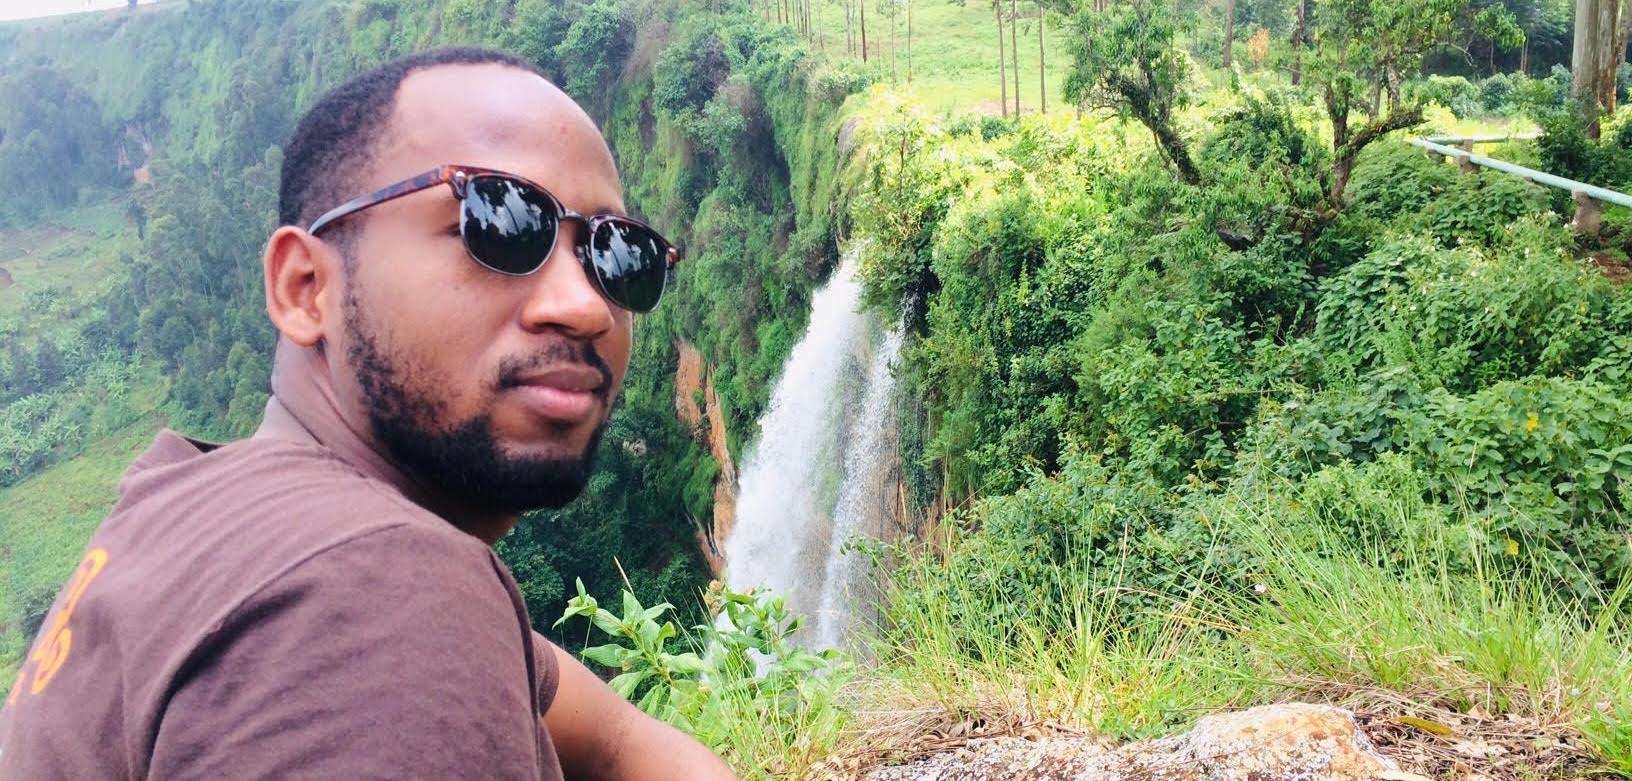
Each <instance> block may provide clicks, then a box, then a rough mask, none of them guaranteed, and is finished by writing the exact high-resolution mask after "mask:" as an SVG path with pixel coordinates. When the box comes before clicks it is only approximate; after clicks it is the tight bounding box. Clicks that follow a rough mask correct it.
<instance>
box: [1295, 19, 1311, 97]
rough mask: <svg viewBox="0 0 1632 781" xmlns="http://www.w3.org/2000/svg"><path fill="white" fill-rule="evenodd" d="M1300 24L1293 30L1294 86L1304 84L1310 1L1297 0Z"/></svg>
mask: <svg viewBox="0 0 1632 781" xmlns="http://www.w3.org/2000/svg"><path fill="white" fill-rule="evenodd" d="M1297 2H1298V24H1297V26H1296V27H1294V28H1292V86H1294V87H1296V86H1298V85H1299V84H1302V83H1303V48H1304V46H1305V45H1307V44H1308V42H1309V0H1297Z"/></svg>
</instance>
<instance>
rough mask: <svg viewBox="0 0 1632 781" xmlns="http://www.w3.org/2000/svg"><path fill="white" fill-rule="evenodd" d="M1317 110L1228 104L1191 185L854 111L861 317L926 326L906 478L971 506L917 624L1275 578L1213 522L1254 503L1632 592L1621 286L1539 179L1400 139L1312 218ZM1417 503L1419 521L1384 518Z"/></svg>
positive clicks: (1388, 548)
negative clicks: (884, 315)
mask: <svg viewBox="0 0 1632 781" xmlns="http://www.w3.org/2000/svg"><path fill="white" fill-rule="evenodd" d="M1307 115H1308V114H1307V112H1306V111H1304V110H1300V109H1298V108H1297V107H1296V105H1295V104H1291V103H1287V102H1284V101H1281V100H1279V99H1277V98H1274V97H1250V96H1249V97H1247V98H1246V99H1245V101H1244V102H1243V104H1242V105H1241V106H1240V107H1239V108H1236V109H1230V110H1227V111H1226V112H1224V113H1223V114H1222V115H1220V116H1218V117H1216V118H1215V121H1214V123H1213V125H1214V130H1213V132H1212V135H1210V136H1209V137H1208V138H1207V139H1206V140H1205V142H1204V143H1203V145H1202V147H1201V150H1200V152H1199V154H1198V155H1197V159H1198V161H1199V162H1200V164H1201V165H1202V166H1203V173H1204V181H1206V182H1207V184H1206V185H1204V186H1201V187H1194V186H1190V185H1186V184H1183V183H1182V182H1180V181H1178V180H1177V177H1176V176H1175V175H1173V174H1170V173H1167V172H1165V171H1164V168H1163V167H1162V166H1159V165H1158V166H1150V165H1144V164H1142V161H1140V160H1139V159H1137V158H1131V159H1130V158H1129V157H1128V156H1127V155H1125V154H1122V153H1121V152H1120V150H1119V148H1118V147H1119V139H1118V138H1117V137H1116V133H1115V132H1114V131H1112V130H1111V129H1110V128H1108V127H1107V126H1106V125H1105V124H1103V123H1098V122H1083V123H1080V124H1079V123H1071V122H1065V121H1063V120H1061V119H1059V118H1054V119H1051V120H1047V121H1045V120H1041V119H1038V120H1026V121H1024V122H1021V123H1020V124H1019V125H1018V126H1015V127H1013V128H1012V129H1010V130H1007V131H1006V132H1002V133H1000V134H998V135H996V136H993V137H987V136H986V135H985V134H983V133H981V132H979V131H978V130H977V129H975V128H973V127H970V126H967V125H959V124H956V123H954V124H953V125H942V124H941V123H939V122H937V121H935V120H933V119H931V118H928V117H924V116H921V115H919V114H916V113H914V112H912V111H911V110H909V109H905V108H903V109H900V110H894V111H892V110H882V111H879V112H878V113H877V114H875V115H873V116H871V117H869V118H868V122H867V124H866V126H865V131H864V132H865V133H866V136H867V138H868V139H869V140H870V145H869V146H868V149H869V150H870V152H869V155H868V157H867V158H866V159H865V160H863V161H862V162H861V163H860V165H862V166H863V169H864V171H863V174H862V179H863V181H864V182H865V186H864V187H863V189H862V191H861V192H860V193H858V196H857V200H856V205H857V206H856V212H855V220H856V226H857V233H858V235H860V236H861V237H863V238H864V240H866V241H869V242H870V252H869V261H870V262H869V263H868V264H867V265H866V267H865V269H864V273H865V275H866V278H867V281H868V284H869V285H870V288H871V293H872V298H873V300H875V301H878V302H882V303H884V304H886V305H889V306H894V305H895V304H896V303H897V302H906V304H905V306H906V312H907V315H908V316H909V317H911V316H912V315H913V314H914V313H915V312H920V311H921V312H922V313H923V314H922V317H921V318H920V319H918V320H916V321H909V322H912V324H913V325H914V326H915V330H916V339H915V340H914V342H913V344H912V346H911V347H910V349H909V350H908V352H907V357H906V361H905V366H904V368H903V371H904V374H905V375H906V378H907V381H908V383H909V385H910V387H909V388H908V389H907V390H905V391H904V393H906V394H909V395H913V396H921V397H922V398H923V399H924V400H925V407H924V418H923V420H922V421H920V422H918V423H915V424H911V425H909V426H908V427H909V429H912V428H915V427H916V428H917V429H921V430H922V431H923V432H924V434H923V436H922V438H921V439H920V440H919V442H918V443H917V446H918V447H919V448H921V451H920V452H921V453H922V464H923V466H924V467H925V468H924V470H923V472H922V473H921V476H920V477H921V479H923V480H926V481H928V482H930V483H933V482H934V481H935V480H937V479H940V480H942V481H943V482H942V483H941V484H940V485H939V487H938V490H939V491H940V492H941V493H942V502H941V503H942V504H943V505H953V506H955V505H960V504H964V503H965V499H966V497H967V498H978V500H977V501H976V502H975V504H974V506H973V509H972V511H970V512H968V513H964V514H960V515H959V516H957V517H958V518H959V519H960V520H961V528H962V529H963V536H962V537H961V538H960V540H961V541H960V542H958V543H957V544H954V545H953V546H952V548H951V550H950V552H949V553H947V554H946V555H947V556H948V558H946V559H945V560H940V559H935V560H934V561H932V562H931V561H926V562H925V563H924V566H925V567H927V568H928V569H925V570H923V571H921V572H918V573H917V574H916V575H914V576H911V577H912V579H911V581H910V582H911V583H912V584H913V586H914V588H913V589H906V590H904V591H903V592H902V593H903V594H905V595H907V596H906V597H904V598H905V599H907V600H908V603H907V604H906V605H905V606H898V607H899V609H900V610H902V611H903V612H905V613H909V614H910V613H911V612H912V611H913V610H916V609H921V608H922V607H923V605H922V604H919V603H917V602H915V601H914V600H917V599H919V598H923V599H933V598H934V597H931V596H926V595H928V594H932V593H934V592H935V591H936V590H937V589H940V588H944V587H956V588H960V589H967V590H968V591H967V592H965V593H961V594H958V595H952V596H951V602H952V604H953V605H955V606H959V609H967V610H969V611H971V614H972V615H982V616H987V617H988V618H986V619H982V623H984V624H988V625H989V624H994V623H995V625H996V626H999V627H1014V628H1016V629H1015V630H1014V631H1024V630H1021V629H1019V627H1035V626H1037V625H1038V624H1039V623H1044V624H1046V623H1047V622H1048V621H1049V620H1050V618H1049V617H1048V616H1046V615H1043V613H1046V612H1047V609H1046V608H1045V607H1044V606H1045V605H1048V604H1050V603H1048V602H1046V601H1044V602H1040V601H1038V600H1036V599H1032V600H1029V601H1028V600H1026V599H1023V598H1021V597H1022V596H1023V595H1039V594H1071V593H1083V592H1084V591H1087V592H1094V591H1097V590H1099V589H1104V588H1113V587H1126V588H1128V589H1130V590H1131V591H1132V592H1133V593H1135V594H1140V595H1144V596H1130V597H1129V600H1130V602H1133V603H1140V604H1145V603H1148V601H1149V600H1150V599H1155V600H1156V601H1157V602H1161V601H1163V600H1166V599H1171V598H1175V597H1178V596H1182V595H1183V594H1184V593H1185V592H1186V591H1187V590H1188V589H1191V588H1194V587H1195V583H1196V581H1194V580H1192V579H1191V578H1178V579H1177V580H1175V579H1174V578H1173V575H1172V573H1175V572H1188V573H1194V574H1195V576H1196V577H1198V578H1202V579H1203V580H1207V579H1223V580H1225V581H1229V580H1230V579H1232V578H1239V577H1241V576H1243V575H1244V573H1247V572H1250V571H1252V570H1253V569H1254V567H1260V568H1261V566H1262V565H1261V563H1255V562H1253V561H1250V560H1246V559H1243V558H1242V555H1241V552H1240V551H1241V549H1242V547H1241V546H1240V545H1237V544H1234V543H1232V542H1231V535H1233V534H1236V533H1238V531H1239V530H1234V529H1231V528H1228V527H1227V526H1223V525H1219V524H1216V523H1215V522H1214V521H1213V520H1212V519H1216V518H1219V517H1221V516H1223V515H1226V514H1227V513H1225V512H1223V511H1222V510H1220V508H1221V507H1223V506H1225V505H1231V504H1236V505H1238V504H1240V503H1242V502H1247V501H1252V502H1256V503H1258V506H1260V507H1262V508H1263V511H1264V512H1276V511H1278V510H1276V509H1275V508H1284V511H1286V512H1290V513H1293V514H1294V515H1311V514H1312V515H1313V516H1315V517H1318V518H1320V519H1322V520H1324V521H1327V522H1330V523H1333V524H1336V525H1337V526H1339V527H1340V528H1342V529H1344V530H1345V533H1347V534H1349V535H1350V539H1351V542H1352V543H1353V544H1354V546H1355V549H1356V550H1357V551H1363V550H1371V549H1375V550H1376V551H1377V555H1378V556H1379V557H1381V558H1380V560H1381V561H1382V562H1384V563H1386V562H1387V561H1389V560H1390V557H1392V556H1398V555H1401V553H1402V551H1404V550H1406V549H1407V548H1409V546H1410V541H1411V540H1413V539H1415V538H1417V537H1419V536H1420V535H1423V534H1429V533H1434V534H1439V533H1443V534H1445V535H1452V536H1454V537H1455V539H1457V540H1459V541H1460V543H1459V544H1457V545H1452V546H1449V549H1450V550H1452V551H1456V552H1457V554H1456V556H1457V558H1455V559H1454V560H1451V561H1446V562H1444V565H1445V566H1447V567H1451V568H1453V569H1456V568H1461V569H1462V570H1463V571H1471V570H1472V569H1473V568H1474V567H1475V566H1476V565H1477V564H1478V563H1480V562H1485V561H1487V560H1488V561H1494V562H1497V566H1499V567H1501V568H1503V569H1506V570H1510V571H1513V572H1525V573H1530V574H1531V575H1535V576H1539V577H1542V578H1544V579H1545V580H1546V582H1547V583H1548V586H1549V587H1550V588H1556V589H1560V590H1562V591H1565V592H1567V593H1570V594H1573V595H1575V596H1576V597H1578V598H1580V599H1582V600H1586V601H1588V602H1591V601H1593V600H1598V599H1602V598H1603V597H1604V596H1605V595H1606V594H1607V593H1609V592H1610V591H1613V590H1614V588H1615V587H1616V585H1617V584H1618V583H1620V582H1621V580H1622V579H1623V578H1626V577H1627V576H1628V574H1629V573H1632V558H1629V557H1632V549H1629V547H1628V545H1627V544H1626V540H1627V535H1628V533H1629V531H1632V527H1629V524H1628V521H1627V519H1626V515H1625V513H1626V509H1627V504H1626V502H1627V495H1626V493H1625V486H1626V485H1627V484H1628V483H1627V481H1628V480H1629V479H1632V429H1629V428H1628V427H1627V423H1626V421H1627V420H1628V418H1627V413H1628V412H1632V410H1628V409H1625V406H1626V405H1625V402H1624V400H1623V399H1624V397H1625V395H1626V391H1627V389H1628V386H1627V385H1626V380H1625V376H1626V371H1625V367H1626V365H1627V364H1626V358H1627V354H1626V352H1625V345H1627V344H1628V339H1629V338H1632V295H1629V294H1628V293H1627V291H1626V290H1625V289H1624V288H1622V287H1621V286H1619V285H1616V284H1613V283H1611V282H1609V281H1608V280H1606V279H1605V278H1604V276H1603V274H1602V273H1600V272H1599V270H1598V269H1597V268H1595V267H1594V266H1593V265H1592V264H1590V263H1589V262H1587V261H1586V260H1583V259H1581V258H1579V257H1578V256H1577V254H1576V248H1575V242H1574V239H1573V238H1572V237H1571V236H1570V235H1569V233H1568V232H1567V231H1566V230H1565V229H1564V228H1563V225H1562V221H1561V219H1560V218H1559V217H1558V216H1557V215H1555V214H1552V213H1551V212H1549V211H1548V209H1547V203H1548V198H1547V197H1546V194H1545V193H1544V192H1543V191H1542V190H1541V189H1540V188H1538V187H1536V186H1534V185H1530V184H1527V183H1524V182H1521V181H1518V180H1516V179H1512V178H1507V177H1500V176H1497V175H1495V174H1481V175H1477V176H1459V175H1457V174H1456V172H1455V169H1454V168H1453V167H1450V166H1446V165H1443V164H1439V163H1433V162H1430V161H1428V160H1426V159H1424V158H1423V157H1422V156H1421V154H1420V153H1418V152H1415V151H1414V150H1409V149H1408V148H1406V147H1403V146H1400V147H1394V146H1389V145H1383V146H1379V147H1376V148H1374V149H1373V150H1371V153H1369V154H1367V155H1366V156H1364V157H1363V158H1362V164H1361V166H1360V168H1359V170H1358V171H1357V173H1356V176H1355V180H1354V186H1353V188H1352V189H1351V191H1350V192H1349V194H1348V198H1347V201H1346V204H1345V208H1344V211H1343V212H1341V213H1340V214H1339V215H1337V216H1336V217H1335V218H1332V219H1331V220H1330V221H1329V222H1311V221H1309V220H1308V219H1307V212H1306V211H1305V210H1306V209H1307V208H1308V207H1310V206H1313V205H1315V204H1316V203H1318V202H1319V200H1320V199H1321V198H1322V197H1323V195H1322V187H1321V186H1320V183H1319V176H1320V172H1321V167H1322V166H1323V165H1324V164H1325V162H1326V160H1327V159H1328V158H1327V157H1326V156H1325V155H1326V153H1325V152H1324V151H1323V148H1322V145H1321V144H1320V143H1319V140H1318V138H1316V137H1315V135H1314V133H1313V131H1312V129H1310V126H1309V124H1308V123H1307V122H1306V121H1305V120H1304V119H1301V118H1300V117H1306V116H1307ZM1044 170H1046V171H1048V172H1049V173H1050V175H1049V176H1046V177H1044V176H1038V175H1035V174H1034V172H1036V171H1044ZM1402 492H1403V493H1406V494H1409V495H1410V496H1412V497H1415V502H1416V503H1415V504H1414V505H1412V506H1413V507H1414V508H1416V509H1414V510H1413V511H1412V514H1411V515H1409V516H1405V517H1400V516H1397V515H1395V516H1390V515H1388V514H1386V513H1379V512H1377V511H1376V510H1375V509H1374V508H1373V507H1372V506H1371V505H1370V503H1369V500H1368V499H1367V497H1379V498H1383V497H1386V498H1388V499H1389V501H1390V502H1392V501H1393V500H1394V498H1395V497H1397V496H1399V495H1400V494H1401V493H1402ZM932 493H933V492H932ZM979 497H984V498H979ZM1307 525H1308V524H1303V526H1307ZM946 568H950V569H951V571H953V572H954V573H956V572H960V571H962V572H965V573H967V575H968V576H969V577H967V578H963V577H959V576H958V575H956V574H953V575H946V574H945V573H946ZM1538 573H1539V574H1538ZM994 578H995V580H993V579H994ZM942 596H946V595H945V594H942ZM1005 610H1019V611H1022V613H1024V614H1023V615H1014V616H1011V617H1010V620H997V621H995V622H993V621H992V620H991V619H990V618H989V616H990V615H991V614H992V613H994V612H996V613H1002V612H1003V611H1005ZM1058 617H1059V616H1055V618H1058Z"/></svg>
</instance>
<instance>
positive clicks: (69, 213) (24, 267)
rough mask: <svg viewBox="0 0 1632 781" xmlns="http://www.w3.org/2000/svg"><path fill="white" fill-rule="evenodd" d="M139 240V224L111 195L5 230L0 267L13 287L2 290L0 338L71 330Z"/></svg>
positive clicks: (0, 241) (26, 337)
mask: <svg viewBox="0 0 1632 781" xmlns="http://www.w3.org/2000/svg"><path fill="white" fill-rule="evenodd" d="M136 243H137V238H136V229H135V226H133V225H131V224H130V221H129V220H128V219H126V218H125V216H124V208H123V205H122V204H121V203H120V202H119V201H118V200H115V199H112V198H109V199H106V200H97V201H94V202H91V203H87V204H86V205H83V206H79V207H76V208H72V209H66V210H63V211H62V212H60V213H58V214H56V215H53V216H52V217H51V218H50V219H49V220H42V221H41V222H39V223H38V224H35V225H30V226H26V227H14V228H9V229H4V230H0V268H3V269H5V270H6V271H7V272H9V273H10V275H11V277H12V285H11V286H10V287H5V288H0V337H4V338H21V339H23V340H24V341H29V340H30V339H32V338H34V337H38V336H42V335H50V336H57V335H60V334H65V333H68V332H70V331H71V330H72V329H73V327H74V326H75V325H76V324H77V323H78V322H79V319H80V317H81V316H82V315H83V313H84V311H85V310H86V307H85V306H83V304H84V303H85V302H87V301H89V300H91V299H92V298H94V296H95V294H96V293H97V292H99V291H100V290H101V289H102V288H103V287H104V286H105V285H106V284H108V282H109V277H110V276H111V274H112V271H113V269H114V268H115V267H116V266H117V264H118V262H119V258H120V257H121V256H122V255H124V254H126V253H129V252H131V251H133V250H134V249H135V246H136Z"/></svg>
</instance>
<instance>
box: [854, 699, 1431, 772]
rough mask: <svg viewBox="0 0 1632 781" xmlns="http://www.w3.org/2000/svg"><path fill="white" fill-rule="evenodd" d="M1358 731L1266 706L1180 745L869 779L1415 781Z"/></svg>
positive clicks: (1072, 741)
mask: <svg viewBox="0 0 1632 781" xmlns="http://www.w3.org/2000/svg"><path fill="white" fill-rule="evenodd" d="M1414 777H1416V776H1412V775H1411V774H1409V773H1401V772H1399V767H1398V766H1397V765H1396V764H1395V762H1394V761H1393V760H1390V759H1388V758H1387V757H1384V756H1382V755H1381V754H1379V753H1378V752H1377V749H1376V748H1375V747H1374V746H1373V745H1372V743H1371V741H1370V740H1369V739H1367V738H1366V735H1365V733H1363V732H1362V731H1361V730H1360V728H1359V726H1358V725H1357V724H1356V723H1355V720H1354V715H1353V714H1352V713H1350V712H1348V711H1346V710H1343V709H1341V708H1332V707H1328V706H1324V705H1305V704H1298V703H1293V704H1287V705H1266V706H1263V707H1258V708H1252V709H1250V710H1245V711H1240V712H1237V713H1225V714H1220V715H1216V716H1208V717H1206V718H1203V719H1202V720H1201V721H1199V722H1197V723H1196V726H1195V728H1194V729H1192V730H1191V731H1189V732H1187V733H1185V734H1183V735H1178V736H1174V737H1168V738H1160V739H1156V740H1147V741H1141V742H1138V743H1132V744H1128V745H1125V746H1122V747H1120V748H1113V747H1107V746H1106V745H1105V743H1104V741H1102V740H1098V739H1093V738H1048V739H1043V740H1035V741H1033V740H1025V739H1022V738H990V739H983V740H975V741H971V742H970V743H969V744H968V745H966V746H964V747H962V748H959V749H957V750H956V751H949V752H945V753H941V754H935V755H932V756H928V757H924V758H921V759H918V760H916V761H914V762H911V763H908V764H905V765H900V766H897V767H888V768H880V769H877V770H874V771H872V772H870V773H868V774H867V775H866V776H865V778H866V779H867V781H997V780H998V779H1002V780H1003V781H1134V779H1138V780H1139V781H1271V780H1272V779H1287V780H1288V781H1295V780H1301V779H1307V780H1308V781H1315V780H1316V779H1332V780H1334V781H1337V780H1341V779H1365V780H1366V781H1376V779H1380V778H1397V779H1408V778H1414Z"/></svg>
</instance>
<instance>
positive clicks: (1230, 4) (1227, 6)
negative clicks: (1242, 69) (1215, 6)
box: [1224, 0, 1235, 70]
mask: <svg viewBox="0 0 1632 781" xmlns="http://www.w3.org/2000/svg"><path fill="white" fill-rule="evenodd" d="M1234 43H1235V0H1224V70H1229V69H1230V65H1231V56H1230V55H1231V54H1232V53H1233V44H1234Z"/></svg>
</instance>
